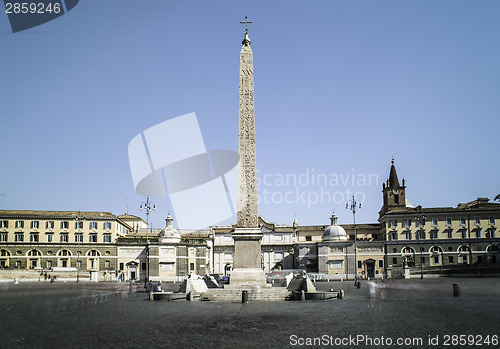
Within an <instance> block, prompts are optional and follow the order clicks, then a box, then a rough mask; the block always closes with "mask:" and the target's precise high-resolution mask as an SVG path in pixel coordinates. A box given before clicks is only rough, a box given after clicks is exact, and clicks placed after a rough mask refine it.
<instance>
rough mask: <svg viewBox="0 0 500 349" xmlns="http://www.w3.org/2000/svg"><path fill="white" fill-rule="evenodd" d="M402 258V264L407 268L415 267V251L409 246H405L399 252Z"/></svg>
mask: <svg viewBox="0 0 500 349" xmlns="http://www.w3.org/2000/svg"><path fill="white" fill-rule="evenodd" d="M401 254H402V256H403V264H405V263H406V264H407V265H408V266H409V267H414V266H415V250H414V249H413V248H412V247H410V246H405V247H404V248H403V249H402V250H401Z"/></svg>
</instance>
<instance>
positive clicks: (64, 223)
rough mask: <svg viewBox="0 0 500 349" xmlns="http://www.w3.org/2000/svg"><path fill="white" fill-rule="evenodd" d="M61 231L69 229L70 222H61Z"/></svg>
mask: <svg viewBox="0 0 500 349" xmlns="http://www.w3.org/2000/svg"><path fill="white" fill-rule="evenodd" d="M61 229H69V222H68V221H62V222H61Z"/></svg>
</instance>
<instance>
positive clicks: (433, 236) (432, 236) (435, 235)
mask: <svg viewBox="0 0 500 349" xmlns="http://www.w3.org/2000/svg"><path fill="white" fill-rule="evenodd" d="M437 238H438V231H437V230H433V231H431V239H437Z"/></svg>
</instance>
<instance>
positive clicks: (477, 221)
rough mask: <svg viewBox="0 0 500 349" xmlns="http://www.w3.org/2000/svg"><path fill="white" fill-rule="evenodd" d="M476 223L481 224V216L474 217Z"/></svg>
mask: <svg viewBox="0 0 500 349" xmlns="http://www.w3.org/2000/svg"><path fill="white" fill-rule="evenodd" d="M474 225H481V218H479V217H474Z"/></svg>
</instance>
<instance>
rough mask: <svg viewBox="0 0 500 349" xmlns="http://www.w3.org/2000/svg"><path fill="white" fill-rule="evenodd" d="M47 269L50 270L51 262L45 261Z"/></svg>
mask: <svg viewBox="0 0 500 349" xmlns="http://www.w3.org/2000/svg"><path fill="white" fill-rule="evenodd" d="M46 265H47V269H50V268H52V261H47V264H46Z"/></svg>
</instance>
